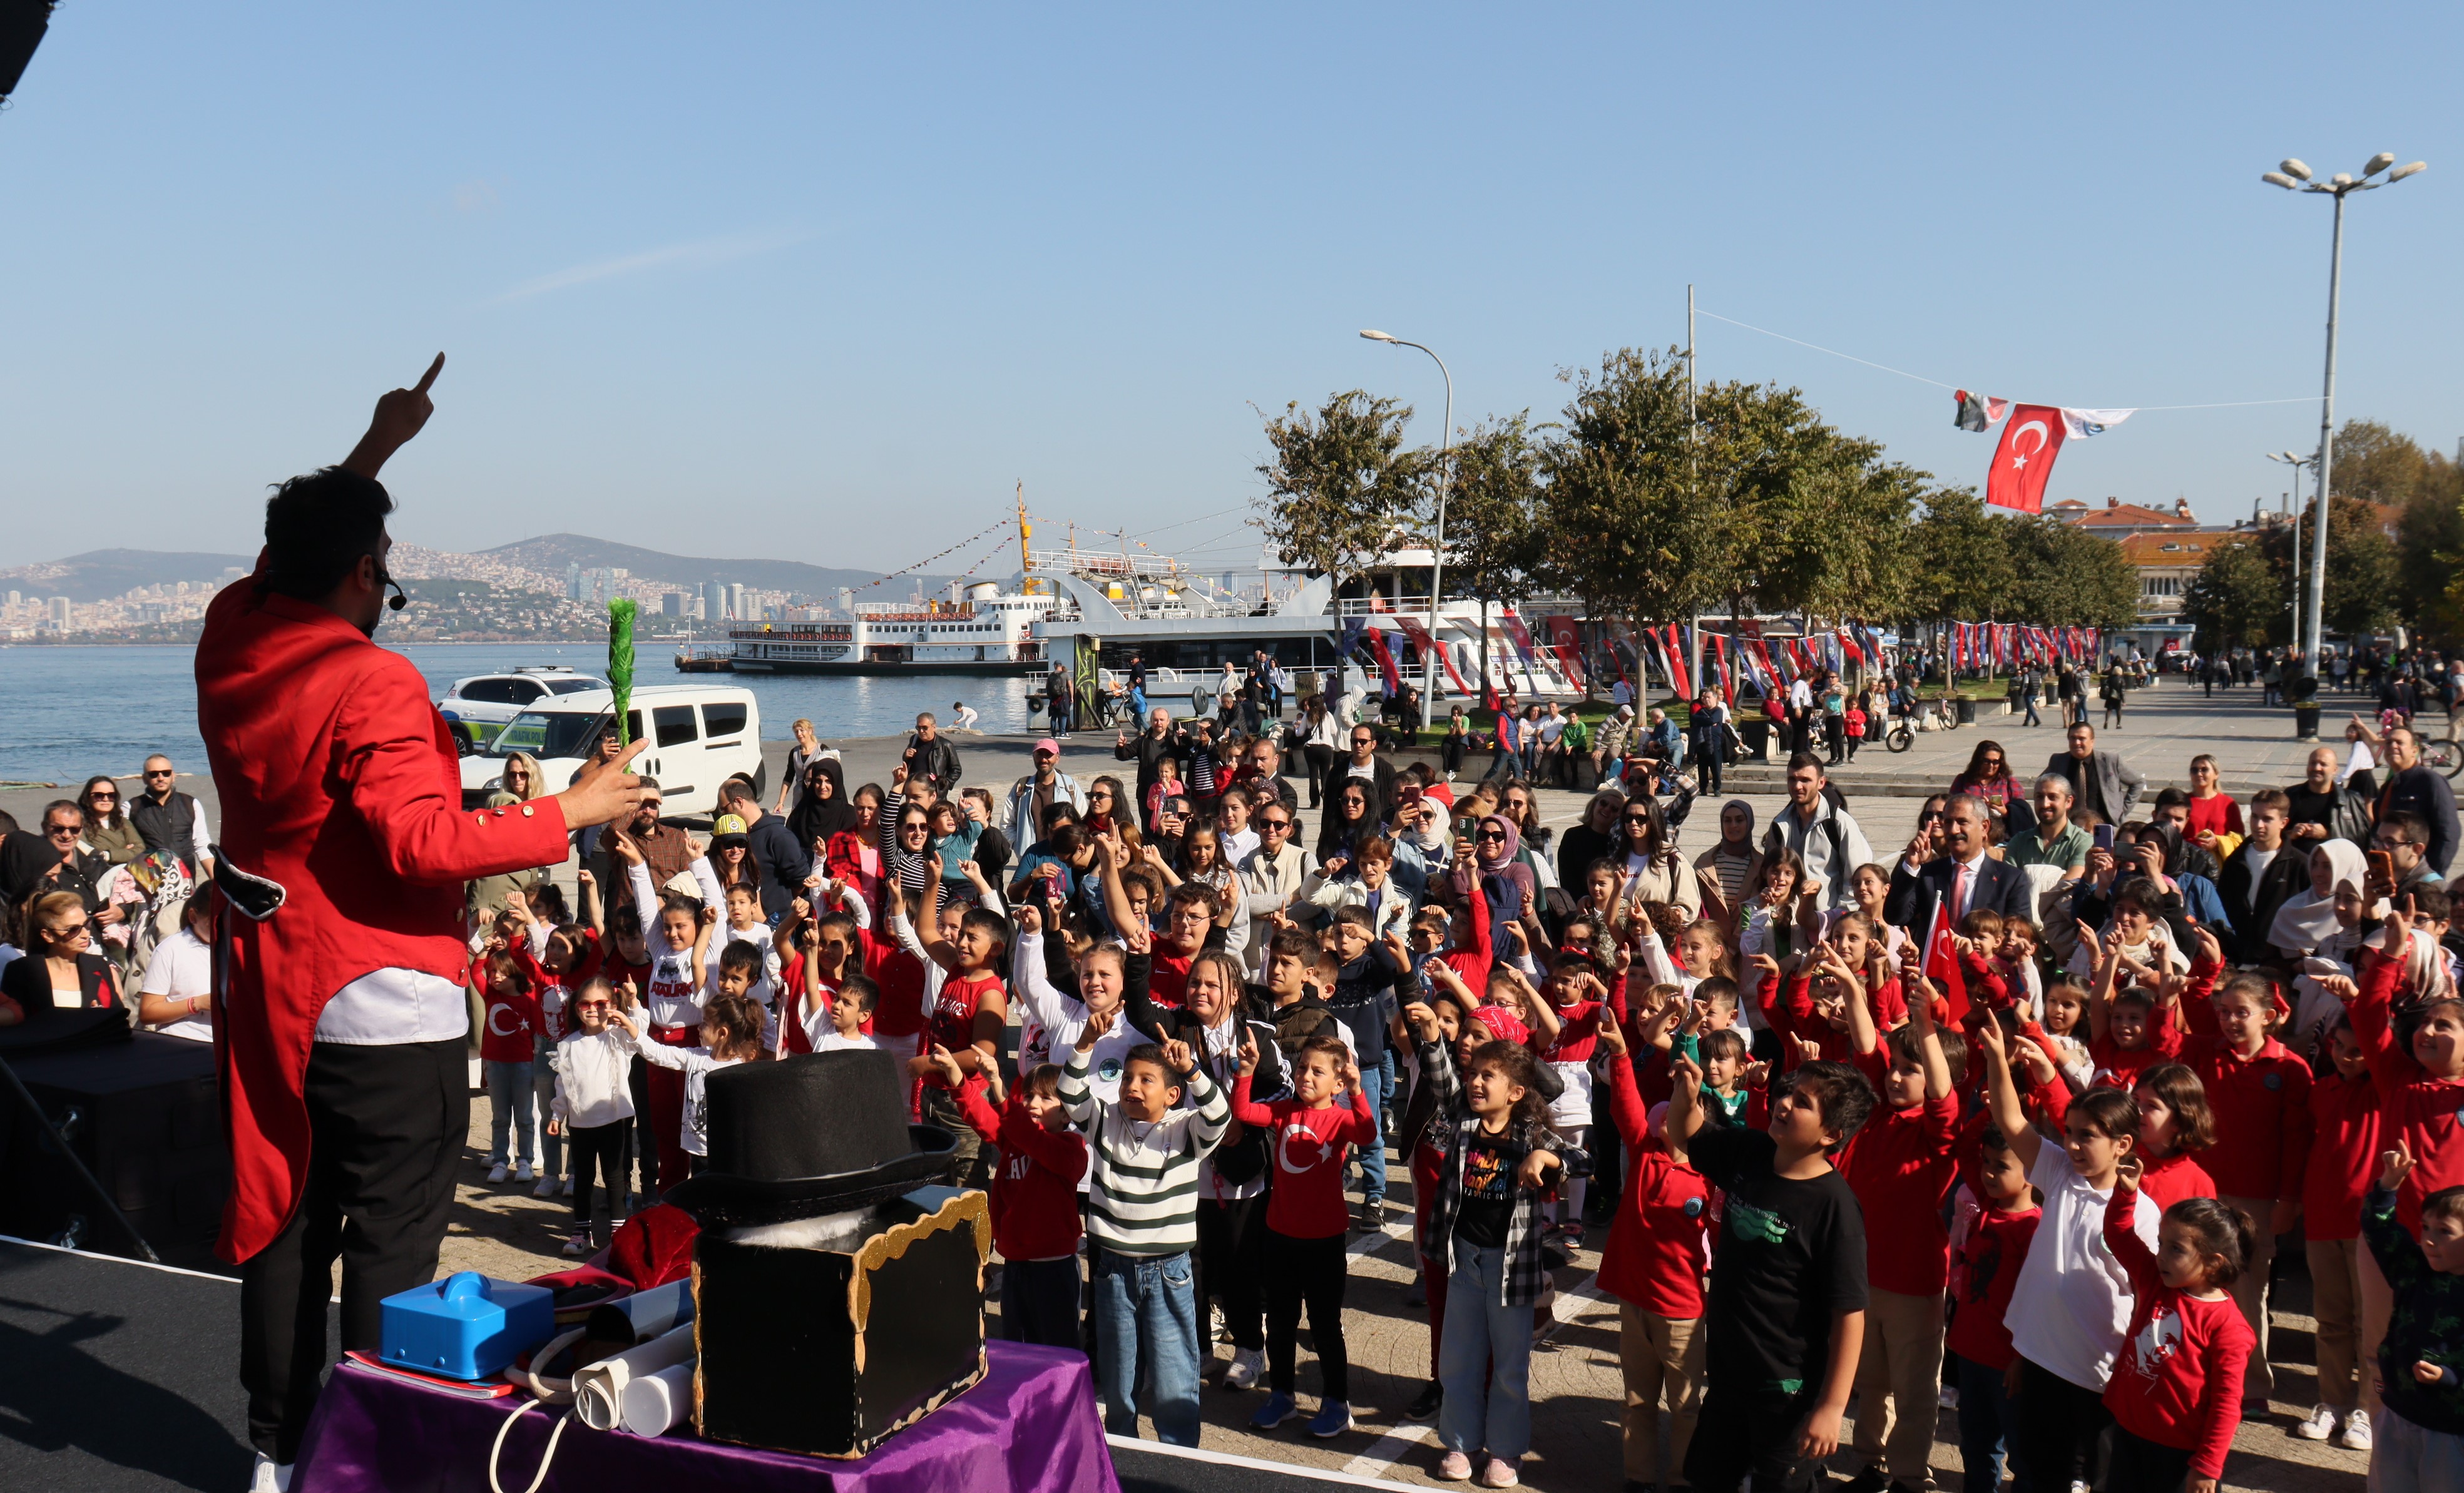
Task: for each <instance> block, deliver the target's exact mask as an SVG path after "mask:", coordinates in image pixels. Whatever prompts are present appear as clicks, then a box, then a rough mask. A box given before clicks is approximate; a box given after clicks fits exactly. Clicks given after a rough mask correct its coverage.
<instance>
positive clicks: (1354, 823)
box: [1317, 778, 1386, 874]
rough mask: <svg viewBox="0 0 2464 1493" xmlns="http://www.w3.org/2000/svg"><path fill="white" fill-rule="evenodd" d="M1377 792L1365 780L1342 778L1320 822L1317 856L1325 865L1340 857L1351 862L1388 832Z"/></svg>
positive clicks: (1346, 861) (1318, 824)
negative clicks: (1381, 813) (1378, 806)
mask: <svg viewBox="0 0 2464 1493" xmlns="http://www.w3.org/2000/svg"><path fill="white" fill-rule="evenodd" d="M1376 793H1377V790H1376V789H1375V788H1374V787H1372V786H1370V785H1369V783H1368V782H1366V781H1364V780H1363V779H1358V778H1346V779H1342V785H1341V786H1340V787H1339V788H1338V789H1337V790H1336V791H1335V795H1334V801H1333V802H1332V803H1331V804H1330V805H1329V806H1328V808H1327V811H1326V813H1325V815H1324V816H1323V817H1322V818H1320V819H1319V820H1318V823H1317V858H1318V861H1319V862H1320V863H1321V864H1324V863H1327V862H1331V861H1336V860H1340V861H1343V862H1345V863H1347V865H1348V864H1349V863H1351V862H1352V861H1353V859H1354V858H1355V857H1357V856H1358V854H1359V852H1360V847H1361V846H1362V845H1366V844H1367V843H1368V842H1370V841H1372V840H1375V839H1378V838H1380V837H1381V836H1383V835H1384V834H1385V833H1386V825H1385V824H1384V823H1383V822H1381V821H1380V820H1379V819H1378V817H1377V804H1376ZM1338 874H1339V873H1338Z"/></svg>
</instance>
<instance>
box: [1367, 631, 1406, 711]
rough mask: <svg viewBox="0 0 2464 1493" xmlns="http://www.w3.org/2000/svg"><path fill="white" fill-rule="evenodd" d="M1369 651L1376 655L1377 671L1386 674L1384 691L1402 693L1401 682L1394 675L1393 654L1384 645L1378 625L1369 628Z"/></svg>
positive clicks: (1384, 634)
mask: <svg viewBox="0 0 2464 1493" xmlns="http://www.w3.org/2000/svg"><path fill="white" fill-rule="evenodd" d="M1369 651H1370V652H1372V653H1375V655H1377V671H1378V672H1379V673H1381V674H1383V675H1385V676H1386V692H1387V693H1388V694H1390V695H1393V694H1400V693H1402V691H1403V684H1402V681H1401V679H1399V678H1398V677H1397V675H1396V672H1395V654H1394V650H1393V649H1391V648H1387V647H1386V633H1385V631H1384V629H1382V628H1378V627H1372V628H1370V629H1369Z"/></svg>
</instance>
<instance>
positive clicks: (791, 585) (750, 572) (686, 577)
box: [479, 534, 1008, 601]
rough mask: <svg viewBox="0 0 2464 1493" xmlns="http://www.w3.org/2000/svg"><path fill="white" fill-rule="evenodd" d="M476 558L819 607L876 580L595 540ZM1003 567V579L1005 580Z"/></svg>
mask: <svg viewBox="0 0 2464 1493" xmlns="http://www.w3.org/2000/svg"><path fill="white" fill-rule="evenodd" d="M479 553H480V554H482V555H484V556H486V557H488V558H489V559H491V560H501V561H503V562H504V563H506V564H511V565H518V566H520V567H522V568H523V569H525V570H537V571H542V572H544V573H546V574H548V575H552V576H561V575H563V574H564V567H565V566H566V565H568V564H575V565H580V566H581V567H582V568H583V569H584V570H596V569H608V570H614V569H624V570H629V571H631V572H632V573H633V574H634V575H636V576H643V577H648V578H649V579H650V580H653V581H663V582H668V583H669V584H671V585H673V586H675V587H676V588H677V589H679V590H689V589H691V588H692V587H693V586H695V585H698V584H699V583H700V582H704V581H734V582H743V583H744V584H746V585H750V586H759V587H761V588H763V589H764V590H771V591H797V592H802V593H803V594H804V595H806V596H810V597H816V598H819V599H821V600H823V601H832V600H835V599H836V597H837V595H838V590H839V587H841V586H850V587H852V586H860V585H863V584H864V583H865V582H869V581H876V580H879V579H880V577H881V572H879V571H877V570H842V569H838V568H836V567H833V566H828V565H807V564H805V563H804V562H803V561H802V560H698V559H694V558H693V557H691V556H685V555H669V554H664V553H662V552H660V551H658V550H646V549H637V548H635V547H634V546H632V545H630V544H614V543H610V542H609V541H607V540H605V539H594V538H590V537H589V536H588V535H585V534H548V535H541V536H540V537H539V538H535V539H524V540H522V541H521V542H519V543H517V544H505V545H499V546H498V547H497V548H495V549H492V550H481V551H479ZM1007 573H1008V572H1007V568H1006V566H1004V568H1003V570H1002V574H1003V575H1004V576H1005V575H1006V574H1007ZM952 579H953V578H952V577H950V576H946V575H937V576H931V575H918V576H913V577H909V576H901V577H900V578H899V579H898V580H897V581H896V582H892V583H891V586H887V587H884V588H883V591H884V595H883V596H881V597H880V598H878V599H879V600H884V601H888V600H894V599H895V597H893V596H891V595H890V594H889V593H890V592H891V591H893V590H894V592H895V594H896V596H905V595H907V594H908V592H909V589H910V587H911V585H913V584H915V583H921V584H922V586H923V587H924V590H925V593H926V594H927V595H930V594H932V593H933V592H935V591H936V590H938V589H940V588H941V587H942V586H943V585H946V584H947V583H948V582H950V581H951V580H952Z"/></svg>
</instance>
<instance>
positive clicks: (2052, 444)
mask: <svg viewBox="0 0 2464 1493" xmlns="http://www.w3.org/2000/svg"><path fill="white" fill-rule="evenodd" d="M2063 433H2064V427H2063V425H2062V412H2061V411H2060V410H2058V409H2056V408H2054V407H2053V406H2050V405H2021V406H2019V407H2018V408H2016V409H2013V410H2012V411H2011V418H2010V420H2009V421H2008V422H2007V423H2005V424H2004V425H2003V427H2002V440H2001V443H2000V444H1999V445H1997V446H1995V447H1994V448H1993V470H1992V471H1991V472H1989V473H1987V475H1986V478H1985V501H1986V502H1988V503H1990V504H1991V505H1992V506H1994V507H1996V508H2013V509H2016V510H2018V511H2019V512H2020V513H2023V514H2035V513H2042V512H2044V508H2045V483H2046V481H2047V479H2049V478H2051V477H2052V476H2053V474H2054V455H2055V453H2056V452H2057V451H2059V450H2061V449H2062V436H2063Z"/></svg>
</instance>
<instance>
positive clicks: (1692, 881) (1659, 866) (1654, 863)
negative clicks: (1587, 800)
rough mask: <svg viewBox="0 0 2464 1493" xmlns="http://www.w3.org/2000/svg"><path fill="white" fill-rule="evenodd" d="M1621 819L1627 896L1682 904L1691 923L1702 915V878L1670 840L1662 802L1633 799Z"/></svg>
mask: <svg viewBox="0 0 2464 1493" xmlns="http://www.w3.org/2000/svg"><path fill="white" fill-rule="evenodd" d="M1724 817H1725V816H1724ZM1620 823H1622V824H1623V826H1624V829H1625V840H1624V843H1622V844H1621V845H1618V846H1617V851H1616V853H1617V854H1618V855H1620V856H1622V857H1623V858H1624V869H1625V898H1626V900H1627V901H1629V902H1662V903H1666V904H1667V905H1668V906H1670V907H1673V908H1681V909H1683V911H1684V913H1685V920H1686V921H1687V922H1689V923H1690V922H1692V921H1693V920H1694V919H1696V918H1698V917H1701V916H1702V915H1703V883H1702V880H1701V878H1699V877H1697V876H1696V875H1695V874H1694V868H1693V867H1690V866H1687V865H1686V864H1685V862H1684V859H1683V857H1681V856H1680V855H1679V854H1678V853H1677V847H1676V846H1675V845H1671V844H1669V840H1668V823H1667V821H1666V820H1664V819H1663V818H1661V812H1660V805H1659V803H1658V802H1656V801H1653V800H1651V799H1647V798H1639V797H1638V798H1633V799H1629V800H1627V801H1626V805H1625V809H1624V813H1623V817H1622V819H1621V821H1620Z"/></svg>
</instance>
